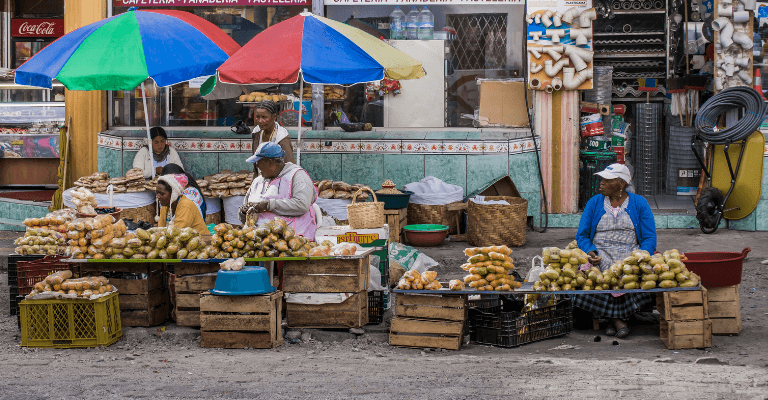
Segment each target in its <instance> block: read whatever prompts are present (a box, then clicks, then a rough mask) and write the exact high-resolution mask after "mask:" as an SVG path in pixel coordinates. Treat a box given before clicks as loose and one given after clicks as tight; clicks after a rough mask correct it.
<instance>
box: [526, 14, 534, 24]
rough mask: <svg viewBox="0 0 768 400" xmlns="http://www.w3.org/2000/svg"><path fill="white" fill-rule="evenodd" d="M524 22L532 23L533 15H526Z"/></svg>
mask: <svg viewBox="0 0 768 400" xmlns="http://www.w3.org/2000/svg"><path fill="white" fill-rule="evenodd" d="M525 22H527V23H529V24H532V23H533V15H532V14H528V15H526V16H525Z"/></svg>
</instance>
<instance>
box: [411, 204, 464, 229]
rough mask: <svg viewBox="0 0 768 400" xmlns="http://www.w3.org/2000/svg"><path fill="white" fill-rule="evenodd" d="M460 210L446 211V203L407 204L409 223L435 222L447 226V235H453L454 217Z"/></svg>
mask: <svg viewBox="0 0 768 400" xmlns="http://www.w3.org/2000/svg"><path fill="white" fill-rule="evenodd" d="M460 212H461V211H448V204H443V205H439V206H432V205H426V204H414V203H410V204H408V223H409V224H413V225H416V224H435V225H446V226H449V227H450V229H449V230H448V234H449V235H455V234H457V233H458V232H457V231H456V218H457V217H458V216H459V213H460Z"/></svg>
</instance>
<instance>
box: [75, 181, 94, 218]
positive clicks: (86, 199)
mask: <svg viewBox="0 0 768 400" xmlns="http://www.w3.org/2000/svg"><path fill="white" fill-rule="evenodd" d="M70 193H71V195H72V204H74V205H75V209H76V210H77V212H79V213H80V214H88V215H95V214H96V210H95V209H94V207H98V205H99V203H98V202H97V201H96V196H94V195H93V192H91V191H90V190H88V189H86V188H84V187H79V188H77V189H74V190H72V192H70Z"/></svg>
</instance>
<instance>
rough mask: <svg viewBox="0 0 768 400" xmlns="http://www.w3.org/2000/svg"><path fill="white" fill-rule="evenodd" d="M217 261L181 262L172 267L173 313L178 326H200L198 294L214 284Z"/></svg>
mask: <svg viewBox="0 0 768 400" xmlns="http://www.w3.org/2000/svg"><path fill="white" fill-rule="evenodd" d="M218 271H219V264H217V263H210V264H209V263H183V264H177V265H176V266H175V267H174V273H175V275H176V276H175V277H174V281H173V282H174V284H173V287H174V294H175V301H174V305H175V308H174V314H175V316H176V325H178V326H190V327H198V326H200V294H201V293H203V292H207V291H209V290H211V289H213V287H214V286H215V285H216V272H218Z"/></svg>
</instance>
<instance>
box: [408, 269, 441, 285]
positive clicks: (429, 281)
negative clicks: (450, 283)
mask: <svg viewBox="0 0 768 400" xmlns="http://www.w3.org/2000/svg"><path fill="white" fill-rule="evenodd" d="M397 288H398V289H401V290H440V289H442V288H443V284H442V283H440V282H438V281H437V272H435V271H424V272H423V273H421V274H419V271H416V270H409V271H406V272H405V274H404V275H403V277H402V278H400V282H398V283H397Z"/></svg>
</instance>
